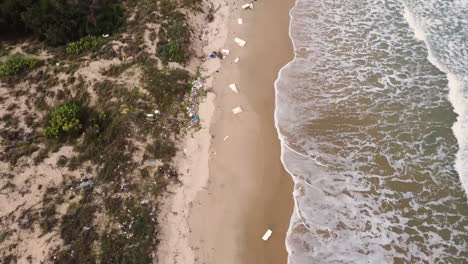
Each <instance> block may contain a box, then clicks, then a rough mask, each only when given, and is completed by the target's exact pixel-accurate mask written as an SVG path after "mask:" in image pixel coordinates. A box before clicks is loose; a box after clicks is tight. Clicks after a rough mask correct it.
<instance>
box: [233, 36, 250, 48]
mask: <svg viewBox="0 0 468 264" xmlns="http://www.w3.org/2000/svg"><path fill="white" fill-rule="evenodd" d="M234 42H236V43H237V45H239V46H241V47H244V46H245V44H247V41H245V40H243V39H240V38H235V39H234Z"/></svg>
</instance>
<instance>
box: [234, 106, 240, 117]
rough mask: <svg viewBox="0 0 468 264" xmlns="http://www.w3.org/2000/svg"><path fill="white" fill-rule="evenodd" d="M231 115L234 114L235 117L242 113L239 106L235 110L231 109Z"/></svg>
mask: <svg viewBox="0 0 468 264" xmlns="http://www.w3.org/2000/svg"><path fill="white" fill-rule="evenodd" d="M232 113H233V114H235V115H237V114H239V113H242V108H241V107H240V106H238V107H236V108H233V109H232Z"/></svg>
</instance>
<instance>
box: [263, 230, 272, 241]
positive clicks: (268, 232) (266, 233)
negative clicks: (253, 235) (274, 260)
mask: <svg viewBox="0 0 468 264" xmlns="http://www.w3.org/2000/svg"><path fill="white" fill-rule="evenodd" d="M272 233H273V231H271V230H270V229H268V230H267V231H266V232H265V234H264V235H263V237H262V239H263V240H264V241H267V240H268V239H269V238H270V236H271V234H272Z"/></svg>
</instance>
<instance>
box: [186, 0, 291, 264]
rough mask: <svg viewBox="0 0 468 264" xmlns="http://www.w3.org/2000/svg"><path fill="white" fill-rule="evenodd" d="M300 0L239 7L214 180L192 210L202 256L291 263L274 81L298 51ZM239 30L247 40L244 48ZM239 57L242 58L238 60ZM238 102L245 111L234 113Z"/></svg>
mask: <svg viewBox="0 0 468 264" xmlns="http://www.w3.org/2000/svg"><path fill="white" fill-rule="evenodd" d="M293 4H294V2H293V1H291V0H287V1H284V0H271V1H259V2H254V9H253V10H242V9H241V8H240V7H241V5H242V3H238V4H235V6H234V7H235V8H234V10H232V12H231V15H230V18H229V26H228V28H229V33H228V38H227V41H226V44H225V48H227V49H230V51H231V54H230V55H229V56H228V57H227V58H226V59H225V60H223V62H222V65H221V68H220V69H219V73H217V74H215V76H214V78H215V79H214V93H215V94H216V98H215V99H214V104H215V110H214V116H213V122H212V124H211V129H210V133H211V135H212V140H211V146H210V157H209V179H208V183H207V185H206V186H205V187H204V188H203V189H202V191H200V192H199V193H198V194H197V196H196V198H195V200H194V201H193V202H192V204H191V209H190V213H189V229H190V232H191V234H190V244H191V247H192V250H193V253H194V256H195V263H223V264H229V263H236V264H238V263H255V264H259V263H269V264H271V263H286V262H287V252H286V248H285V235H286V232H287V229H288V226H289V219H290V217H291V214H292V210H293V199H292V191H293V184H292V179H291V177H290V175H289V174H287V173H286V171H285V170H284V169H283V166H282V164H281V161H280V144H279V143H280V142H279V139H278V135H277V132H276V128H275V126H274V109H275V101H274V100H275V91H274V81H275V79H276V78H277V74H278V71H279V70H280V68H281V67H282V66H284V65H285V64H286V63H288V62H289V61H290V60H291V59H292V57H293V51H292V44H291V41H290V39H289V36H288V26H289V10H290V9H291V8H292V6H293ZM237 18H242V19H243V24H242V25H238V24H237ZM235 37H239V38H241V39H244V40H246V41H247V45H246V46H245V47H239V46H238V45H236V43H235V42H234V41H233V39H234V38H235ZM236 57H239V58H240V61H239V63H234V62H233V61H234V59H235V58H236ZM230 83H235V84H236V85H237V87H238V89H239V93H238V94H236V93H234V92H232V91H231V90H230V89H229V88H228V85H229V84H230ZM237 106H240V107H241V108H242V109H243V112H242V113H240V114H238V115H233V114H232V112H231V109H232V108H234V107H237ZM227 136H229V138H228V139H227V140H226V141H224V139H225V137H227ZM268 228H270V229H272V230H273V235H272V237H271V238H270V239H269V240H268V241H267V242H265V241H263V240H262V239H261V237H262V235H263V233H264V232H265V231H266V230H267V229H268Z"/></svg>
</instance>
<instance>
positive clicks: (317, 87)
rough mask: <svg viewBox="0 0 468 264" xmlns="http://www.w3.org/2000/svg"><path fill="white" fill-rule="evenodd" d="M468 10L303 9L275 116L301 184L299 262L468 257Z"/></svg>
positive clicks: (460, 5) (410, 5)
mask: <svg viewBox="0 0 468 264" xmlns="http://www.w3.org/2000/svg"><path fill="white" fill-rule="evenodd" d="M466 14H468V5H467V1H441V0H434V1H428V0H426V1H423V0H418V1H416V0H414V1H403V0H402V1H398V0H387V1H384V0H382V1H378V0H367V1H358V0H350V1H338V0H337V1H315V0H298V1H297V3H296V7H295V8H294V9H293V10H292V11H291V18H292V21H291V27H290V34H291V38H292V40H293V43H294V47H295V53H296V57H295V59H294V60H293V61H292V62H291V63H289V64H288V65H287V66H285V67H284V68H283V69H282V70H281V72H280V74H279V79H278V80H277V83H276V91H277V107H276V113H275V117H276V123H277V124H276V125H277V128H278V131H279V133H280V138H281V141H282V161H283V163H284V165H285V167H286V169H287V170H288V171H289V172H290V174H291V175H292V177H293V179H294V181H295V192H294V198H295V201H296V206H295V212H294V214H293V216H292V218H291V226H290V229H289V232H288V237H287V241H286V242H287V247H288V251H289V253H290V256H289V263H297V264H305V263H468V235H467V234H468V233H467V228H468V204H467V199H466V189H467V188H466V186H467V184H468V178H467V177H468V79H467V78H468V72H467V71H468V48H467V45H468V44H467V43H468V40H467V39H468V37H467V36H468V30H467V29H468V21H467V17H468V15H466ZM464 186H465V187H464Z"/></svg>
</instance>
